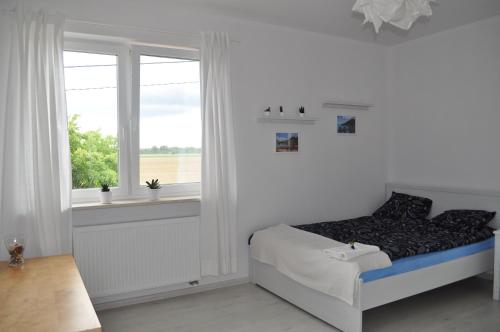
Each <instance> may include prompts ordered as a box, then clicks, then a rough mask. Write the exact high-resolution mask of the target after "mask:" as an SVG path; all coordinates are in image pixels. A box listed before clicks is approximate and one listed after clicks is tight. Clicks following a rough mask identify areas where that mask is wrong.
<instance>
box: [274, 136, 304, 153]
mask: <svg viewBox="0 0 500 332" xmlns="http://www.w3.org/2000/svg"><path fill="white" fill-rule="evenodd" d="M275 151H276V152H299V133H281V132H280V133H276V149H275Z"/></svg>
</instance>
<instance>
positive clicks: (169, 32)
mask: <svg viewBox="0 0 500 332" xmlns="http://www.w3.org/2000/svg"><path fill="white" fill-rule="evenodd" d="M0 12H4V13H15V10H14V9H0ZM66 22H70V23H83V24H91V25H97V26H102V27H107V28H124V29H139V30H143V31H148V32H154V33H160V34H166V35H177V36H184V37H189V38H199V37H200V35H198V34H195V33H189V32H172V31H164V30H157V29H152V28H146V27H139V26H133V25H121V24H109V23H101V22H95V21H86V20H77V19H71V18H67V19H66ZM231 42H232V43H240V41H239V40H235V39H231Z"/></svg>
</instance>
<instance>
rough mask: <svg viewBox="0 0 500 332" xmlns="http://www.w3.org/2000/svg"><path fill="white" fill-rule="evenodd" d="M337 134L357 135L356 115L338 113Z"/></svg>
mask: <svg viewBox="0 0 500 332" xmlns="http://www.w3.org/2000/svg"><path fill="white" fill-rule="evenodd" d="M337 134H345V135H355V134H356V117H355V116H351V115H337Z"/></svg>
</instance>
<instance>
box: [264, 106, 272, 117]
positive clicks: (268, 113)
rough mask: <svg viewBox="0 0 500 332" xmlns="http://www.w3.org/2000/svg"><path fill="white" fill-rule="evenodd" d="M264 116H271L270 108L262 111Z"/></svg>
mask: <svg viewBox="0 0 500 332" xmlns="http://www.w3.org/2000/svg"><path fill="white" fill-rule="evenodd" d="M264 115H265V116H269V115H271V107H268V108H266V109H265V110H264Z"/></svg>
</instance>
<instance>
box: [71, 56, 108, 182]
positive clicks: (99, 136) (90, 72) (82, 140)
mask: <svg viewBox="0 0 500 332" xmlns="http://www.w3.org/2000/svg"><path fill="white" fill-rule="evenodd" d="M116 58H117V56H116V55H108V54H96V53H85V52H72V51H66V52H64V76H65V81H66V103H67V111H68V131H69V139H70V150H71V166H72V176H73V189H87V188H97V187H99V186H100V185H101V183H108V184H109V185H110V186H113V187H117V186H118V135H117V133H118V128H117V126H118V92H117V89H118V86H117V59H116Z"/></svg>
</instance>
